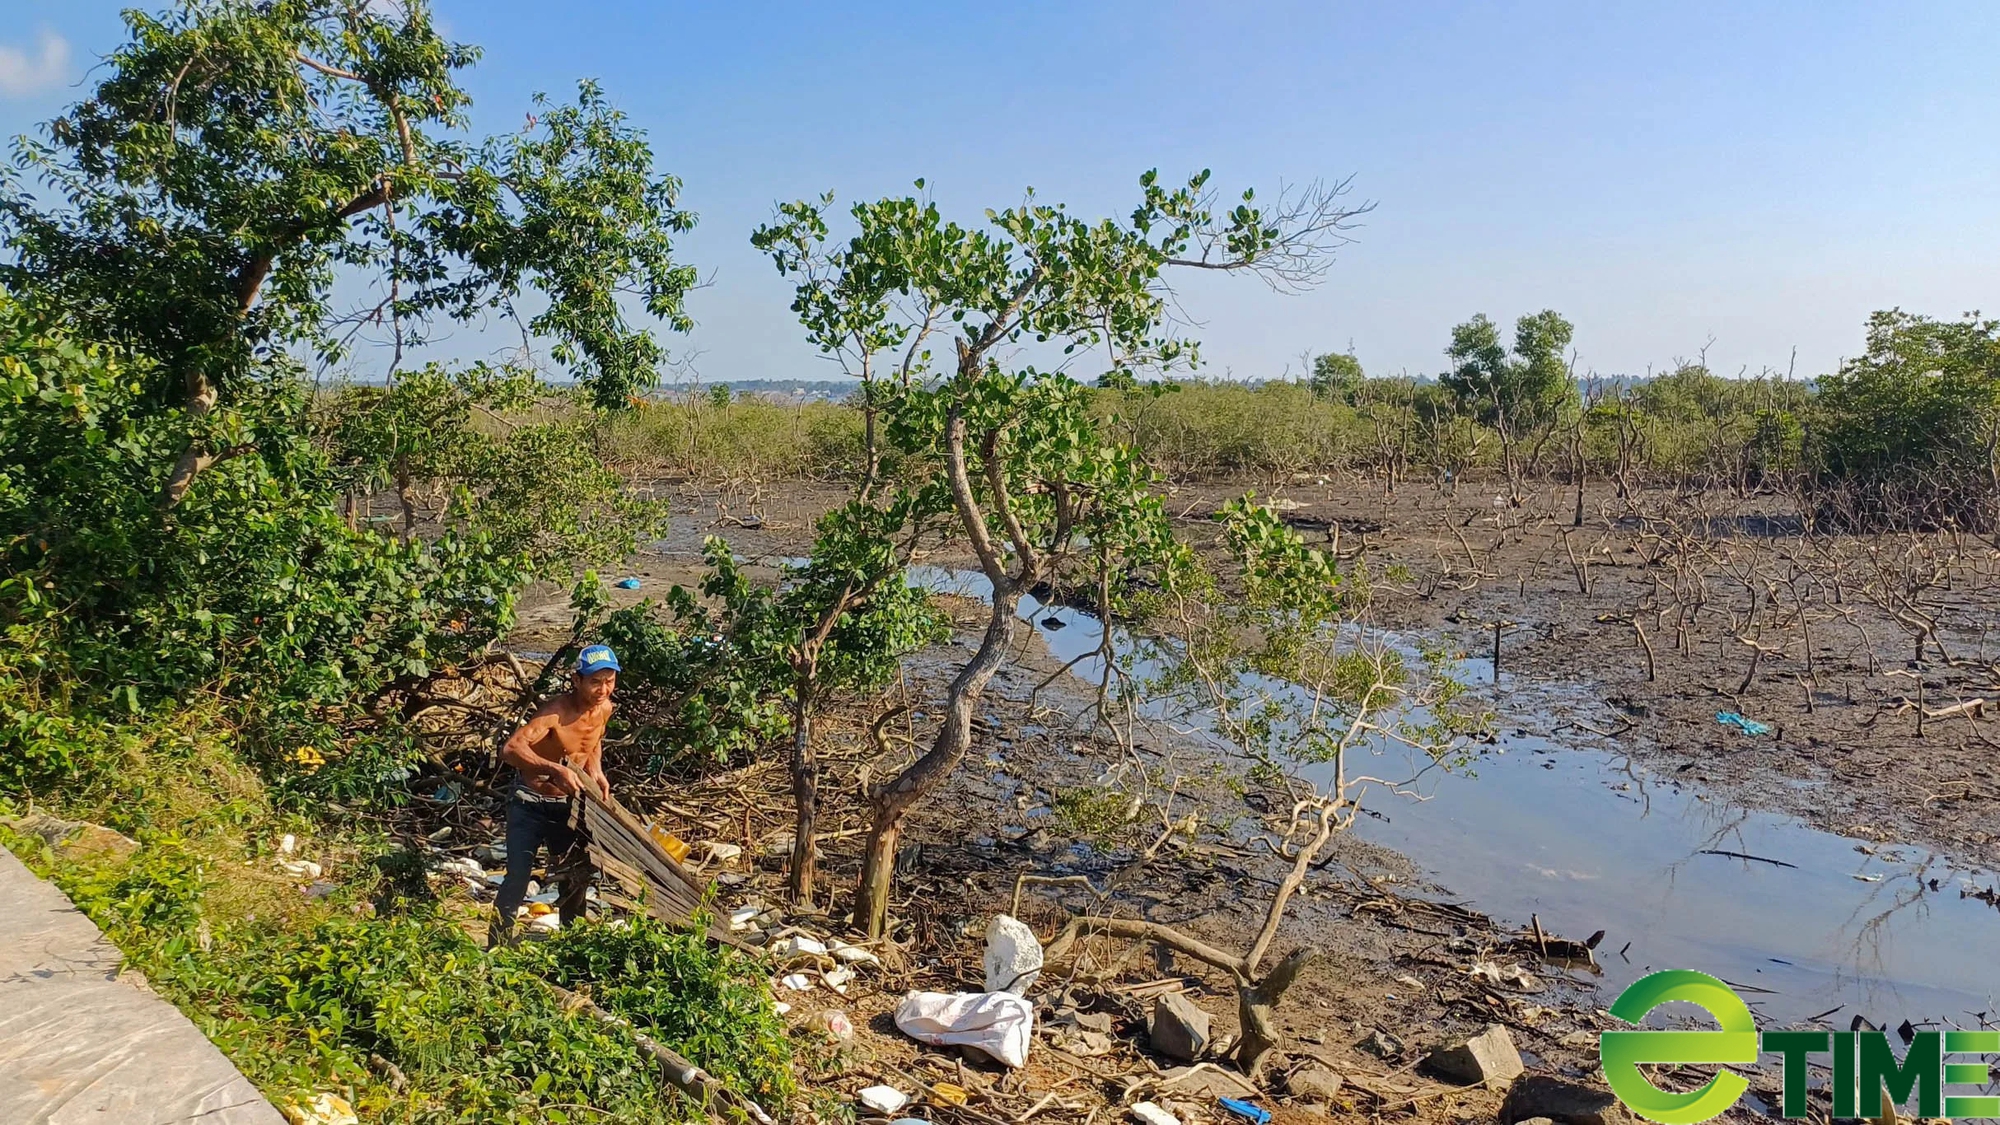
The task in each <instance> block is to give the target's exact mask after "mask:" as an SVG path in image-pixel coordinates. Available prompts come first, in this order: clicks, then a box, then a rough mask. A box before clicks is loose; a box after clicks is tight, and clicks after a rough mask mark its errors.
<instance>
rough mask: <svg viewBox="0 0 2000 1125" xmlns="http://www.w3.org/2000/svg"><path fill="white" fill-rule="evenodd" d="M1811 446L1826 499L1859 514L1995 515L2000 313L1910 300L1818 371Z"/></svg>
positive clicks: (1870, 521) (1865, 517)
mask: <svg viewBox="0 0 2000 1125" xmlns="http://www.w3.org/2000/svg"><path fill="white" fill-rule="evenodd" d="M1817 406H1818V411H1817V415H1818V419H1819V421H1818V425H1817V426H1816V428H1815V432H1814V434H1813V436H1812V449H1813V453H1814V455H1815V460H1816V461H1817V467H1818V470H1819V477H1820V480H1819V484H1820V499H1821V504H1822V508H1823V511H1824V512H1825V513H1826V514H1828V515H1829V516H1832V517H1834V518H1835V519H1837V520H1839V521H1841V522H1846V523H1854V524H1866V525H1883V524H1888V525H1892V526H1936V525H1939V524H1942V523H1948V522H1949V523H1959V524H1961V525H1967V524H1969V525H1972V526H1977V527H1986V526H1991V525H1992V523H1993V521H1994V518H1995V513H1994V511H1993V510H1992V506H1993V504H1994V502H1995V501H1996V499H2000V494H1997V493H2000V488H1997V487H1996V484H1995V471H1996V470H1995V465H1996V461H1995V454H1996V446H2000V321H1992V320H1981V319H1979V318H1978V317H1976V316H1969V317H1967V318H1965V319H1964V320H1959V321H1938V320H1931V319H1929V318H1927V317H1921V316H1915V315H1912V314H1910V313H1905V312H1902V311H1901V310H1892V311H1889V312H1878V313H1876V314H1875V315H1873V316H1872V317H1870V318H1869V320H1868V347H1867V351H1866V352H1865V353H1863V354H1862V355H1861V356H1860V357H1858V358H1855V359H1852V360H1849V361H1847V362H1846V363H1845V364H1843V365H1842V366H1841V369H1840V371H1839V372H1837V373H1836V374H1833V375H1828V376H1824V377H1822V378H1821V379H1820V380H1819V395H1818V403H1817Z"/></svg>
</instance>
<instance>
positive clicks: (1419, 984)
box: [1396, 973, 1424, 991]
mask: <svg viewBox="0 0 2000 1125" xmlns="http://www.w3.org/2000/svg"><path fill="white" fill-rule="evenodd" d="M1396 983H1397V984H1400V985H1404V986H1405V987H1408V988H1414V989H1417V990H1419V991H1422V989H1423V987H1424V982H1423V981H1420V980H1418V979H1417V978H1415V977H1413V976H1411V975H1410V974H1408V973H1404V974H1403V975H1402V976H1399V977H1397V978H1396Z"/></svg>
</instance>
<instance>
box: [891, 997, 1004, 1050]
mask: <svg viewBox="0 0 2000 1125" xmlns="http://www.w3.org/2000/svg"><path fill="white" fill-rule="evenodd" d="M896 1026H897V1027H898V1028H900V1029H901V1030H902V1032H903V1034H905V1035H907V1036H909V1037H910V1038H912V1039H915V1040H917V1041H918V1042H920V1043H929V1044H931V1045H932V1046H934V1047H973V1048H977V1049H978V1050H981V1051H984V1052H985V1053H987V1054H988V1055H991V1056H993V1058H994V1059H996V1060H998V1061H999V1062H1001V1063H1002V1064H1004V1065H1006V1066H1011V1067H1016V1068H1019V1067H1023V1066H1026V1065H1028V1042H1029V1041H1030V1040H1031V1039H1033V1038H1034V1034H1035V1006H1034V1005H1033V1004H1030V1003H1028V1002H1027V1001H1026V1000H1023V999H1022V998H1020V997H1019V996H1016V995H1014V994H1013V993H1011V992H912V993H910V994H909V995H908V996H905V997H903V1002H902V1004H901V1005H899V1006H898V1007H897V1008H896Z"/></svg>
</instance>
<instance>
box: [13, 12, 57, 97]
mask: <svg viewBox="0 0 2000 1125" xmlns="http://www.w3.org/2000/svg"><path fill="white" fill-rule="evenodd" d="M35 45H36V47H37V48H38V49H39V50H40V52H41V54H40V55H39V56H31V55H29V54H28V52H27V51H26V50H24V49H22V48H20V47H15V46H12V45H10V44H6V43H0V95H5V96H7V97H14V98H20V97H26V96H28V95H29V94H38V93H41V92H42V91H43V90H47V89H50V88H51V87H54V86H56V85H58V84H60V83H61V82H62V80H63V79H64V78H66V77H68V75H69V41H68V40H66V39H64V38H63V37H62V36H60V35H57V34H56V33H55V32H53V31H49V30H47V29H46V28H45V29H43V31H42V33H41V35H40V36H38V37H37V39H36V44H35Z"/></svg>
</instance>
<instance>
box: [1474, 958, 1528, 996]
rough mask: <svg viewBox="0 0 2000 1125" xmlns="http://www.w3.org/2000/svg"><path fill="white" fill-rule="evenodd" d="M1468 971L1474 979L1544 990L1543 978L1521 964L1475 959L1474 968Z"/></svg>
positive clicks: (1523, 988) (1521, 988) (1518, 987)
mask: <svg viewBox="0 0 2000 1125" xmlns="http://www.w3.org/2000/svg"><path fill="white" fill-rule="evenodd" d="M1466 972H1467V974H1468V975H1470V976H1471V977H1472V978H1473V979H1474V980H1483V981H1486V982H1487V983H1489V984H1504V985H1508V986H1510V987H1512V988H1517V989H1519V990H1520V991H1522V992H1540V991H1541V990H1542V982H1541V980H1540V979H1539V978H1537V977H1536V976H1535V975H1534V974H1533V973H1531V972H1529V971H1528V970H1526V969H1523V968H1522V967H1520V966H1519V965H1501V964H1497V963H1495V962H1492V961H1475V962H1473V964H1472V968H1470V969H1468V970H1466Z"/></svg>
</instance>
